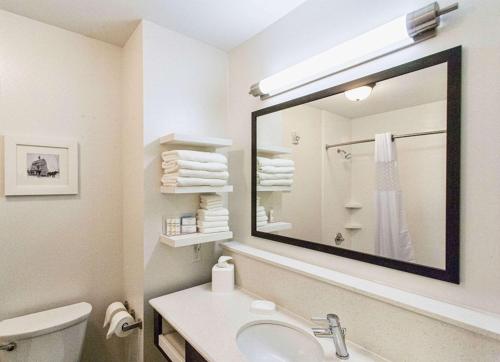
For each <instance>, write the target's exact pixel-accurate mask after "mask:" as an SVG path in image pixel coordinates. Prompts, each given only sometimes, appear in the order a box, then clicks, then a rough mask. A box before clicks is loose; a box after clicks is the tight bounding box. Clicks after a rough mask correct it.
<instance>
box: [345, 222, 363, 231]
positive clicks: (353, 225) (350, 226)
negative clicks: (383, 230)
mask: <svg viewBox="0 0 500 362" xmlns="http://www.w3.org/2000/svg"><path fill="white" fill-rule="evenodd" d="M344 228H345V229H347V230H359V229H362V228H363V227H362V226H361V224H358V223H355V222H350V223H348V224H345V225H344Z"/></svg>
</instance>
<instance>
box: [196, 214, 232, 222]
mask: <svg viewBox="0 0 500 362" xmlns="http://www.w3.org/2000/svg"><path fill="white" fill-rule="evenodd" d="M198 220H201V221H229V216H211V215H203V216H201V215H199V216H198Z"/></svg>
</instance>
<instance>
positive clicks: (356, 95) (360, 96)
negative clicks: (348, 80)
mask: <svg viewBox="0 0 500 362" xmlns="http://www.w3.org/2000/svg"><path fill="white" fill-rule="evenodd" d="M374 87H375V83H373V84H368V85H364V86H362V87H358V88H354V89H349V90H347V91H345V92H344V95H345V97H346V98H347V99H349V100H350V101H353V102H359V101H362V100H365V99H366V98H368V97H369V96H370V94H372V91H373V88H374Z"/></svg>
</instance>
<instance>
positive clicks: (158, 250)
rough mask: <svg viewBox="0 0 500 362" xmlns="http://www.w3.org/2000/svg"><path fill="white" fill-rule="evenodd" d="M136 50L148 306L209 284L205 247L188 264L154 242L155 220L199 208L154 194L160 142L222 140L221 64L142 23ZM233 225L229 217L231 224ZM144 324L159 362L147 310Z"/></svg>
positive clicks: (211, 256) (148, 350) (209, 250)
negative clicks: (140, 73)
mask: <svg viewBox="0 0 500 362" xmlns="http://www.w3.org/2000/svg"><path fill="white" fill-rule="evenodd" d="M143 46H144V58H143V61H144V63H143V67H144V139H143V142H144V146H143V147H144V198H145V201H144V268H145V276H144V278H145V280H144V284H145V291H144V299H145V303H147V301H148V300H149V299H151V298H153V297H157V296H160V295H164V294H167V293H171V292H174V291H178V290H181V289H184V288H188V287H191V286H194V285H197V284H201V283H205V282H208V281H209V280H210V279H211V268H212V266H213V265H214V264H215V262H216V258H217V257H218V255H219V254H220V251H219V250H218V249H217V248H216V247H215V245H214V244H212V243H209V244H206V245H203V246H202V260H201V262H198V263H192V257H193V248H192V247H185V248H179V249H173V248H170V247H168V246H166V245H163V244H160V243H159V242H158V239H159V236H160V234H161V231H162V227H161V225H162V216H164V215H168V216H179V215H180V214H182V213H184V212H194V211H196V209H197V205H198V203H199V199H198V196H197V195H163V194H161V193H160V178H161V173H162V170H161V159H160V155H161V152H162V150H166V148H165V146H160V144H159V138H160V137H161V136H163V135H165V134H168V133H170V132H179V133H188V134H196V135H206V136H213V137H225V136H228V134H227V132H226V130H225V129H224V125H225V123H226V119H227V115H226V112H227V109H226V97H227V67H228V59H227V54H226V53H224V52H222V51H220V50H217V49H215V48H213V47H211V46H208V45H206V44H203V43H201V42H198V41H195V40H193V39H190V38H188V37H185V36H183V35H180V34H178V33H175V32H173V31H170V30H168V29H165V28H162V27H160V26H158V25H155V24H153V23H150V22H147V21H145V22H143ZM231 172H232V169H231ZM230 181H232V174H231V180H230ZM236 191H237V192H238V189H236ZM237 192H235V193H237ZM235 219H236V217H235V216H233V215H232V216H231V220H230V223H232V220H235ZM145 322H146V324H145V338H144V340H145V351H144V360H145V361H148V362H152V361H156V360H157V361H163V357H162V356H161V355H160V353H159V352H158V351H157V350H156V348H155V347H154V346H153V343H152V340H153V338H152V330H153V324H152V309H151V307H150V306H149V305H147V304H146V305H145Z"/></svg>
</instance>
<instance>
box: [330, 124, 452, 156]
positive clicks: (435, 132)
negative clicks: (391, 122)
mask: <svg viewBox="0 0 500 362" xmlns="http://www.w3.org/2000/svg"><path fill="white" fill-rule="evenodd" d="M440 133H446V130H445V129H441V130H437V131H426V132H416V133H407V134H400V135H392V140H393V141H394V140H395V139H397V138H406V137H416V136H427V135H431V134H440ZM368 142H375V138H367V139H364V140H358V141H350V142H342V143H335V144H333V145H326V146H325V148H326V150H327V151H328V149H330V148H333V147H340V146H349V145H355V144H358V143H368Z"/></svg>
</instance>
